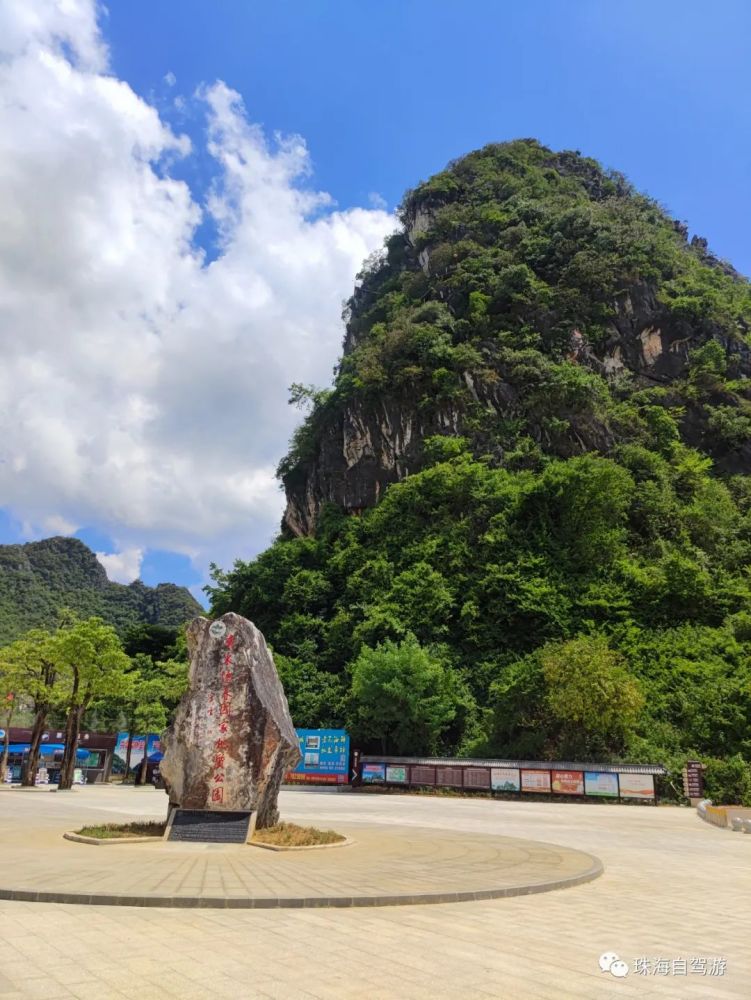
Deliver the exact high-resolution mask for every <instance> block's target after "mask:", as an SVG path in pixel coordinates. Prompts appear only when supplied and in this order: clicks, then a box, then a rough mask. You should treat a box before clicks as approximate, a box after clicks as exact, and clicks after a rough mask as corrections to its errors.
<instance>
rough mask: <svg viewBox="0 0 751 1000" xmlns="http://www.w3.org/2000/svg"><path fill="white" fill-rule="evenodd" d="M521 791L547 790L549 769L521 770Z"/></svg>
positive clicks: (548, 788)
mask: <svg viewBox="0 0 751 1000" xmlns="http://www.w3.org/2000/svg"><path fill="white" fill-rule="evenodd" d="M522 791H523V792H549V791H550V771H526V770H523V771H522Z"/></svg>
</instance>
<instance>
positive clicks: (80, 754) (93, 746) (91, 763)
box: [8, 727, 117, 785]
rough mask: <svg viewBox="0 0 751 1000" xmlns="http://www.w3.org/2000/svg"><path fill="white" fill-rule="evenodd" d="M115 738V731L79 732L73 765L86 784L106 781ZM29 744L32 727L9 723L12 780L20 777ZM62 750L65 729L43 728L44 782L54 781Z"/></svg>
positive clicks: (40, 749) (41, 758)
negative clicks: (15, 725) (10, 725)
mask: <svg viewBox="0 0 751 1000" xmlns="http://www.w3.org/2000/svg"><path fill="white" fill-rule="evenodd" d="M116 740H117V737H116V736H115V734H114V733H95V732H92V731H91V730H89V731H84V732H82V733H81V734H80V736H79V738H78V749H77V751H76V767H77V768H80V769H81V771H82V774H83V777H84V779H85V781H86V784H88V785H93V784H101V783H102V782H104V781H109V777H110V773H111V771H112V756H113V753H114V750H115V743H116ZM30 748H31V730H30V729H23V728H20V727H11V729H10V754H9V757H8V766H9V769H10V772H11V775H12V778H11V780H12V781H20V780H21V768H22V766H23V763H24V760H25V759H26V757H27V756H28V753H29V750H30ZM64 750H65V731H64V730H62V729H45V730H44V732H43V733H42V742H41V743H40V745H39V768H40V769H42V777H43V778H44V779H45V784H46V783H49V784H50V785H55V784H57V781H58V778H59V776H60V765H61V763H62V759H63V751H64ZM44 772H46V774H45V773H44Z"/></svg>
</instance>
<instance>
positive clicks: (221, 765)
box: [209, 633, 235, 804]
mask: <svg viewBox="0 0 751 1000" xmlns="http://www.w3.org/2000/svg"><path fill="white" fill-rule="evenodd" d="M234 645H235V636H234V634H233V633H230V634H229V635H228V636H227V638H226V639H225V640H224V646H225V648H226V649H227V652H226V653H224V655H223V656H222V665H223V670H222V675H221V678H222V685H223V687H222V700H221V702H220V703H219V720H220V721H219V736H218V737H217V739H216V740H215V741H214V761H213V774H212V776H211V786H212V787H211V801H212V802H214V803H216V804H221V802H222V801H223V799H224V788H223V786H224V782H225V751H226V750H229V741H228V740H226V739H225V738H224V736H225V734H226V733H227V732H228V731H229V724H228V722H227V719H228V717H229V716H230V714H231V704H232V694H231V692H230V689H229V685H230V684H231V683H232V677H233V673H232V667H233V662H232V649H233V648H234ZM209 701H210V709H209V714H210V715H213V714H214V694H213V692H212V693H211V695H210V696H209Z"/></svg>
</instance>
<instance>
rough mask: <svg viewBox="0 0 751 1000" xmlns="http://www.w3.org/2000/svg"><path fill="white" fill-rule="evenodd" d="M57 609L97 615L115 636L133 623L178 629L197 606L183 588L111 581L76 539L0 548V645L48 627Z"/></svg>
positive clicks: (196, 611)
mask: <svg viewBox="0 0 751 1000" xmlns="http://www.w3.org/2000/svg"><path fill="white" fill-rule="evenodd" d="M63 608H69V609H71V610H72V611H75V612H76V613H77V614H78V615H79V616H80V617H83V618H87V617H91V616H95V615H96V616H99V617H101V618H102V619H104V621H106V622H108V623H109V624H111V625H114V626H115V628H116V629H117V631H118V632H119V633H120V634H124V633H125V631H126V630H127V629H128V628H130V627H132V626H135V625H137V624H139V623H146V624H151V625H163V626H171V627H175V626H180V625H182V624H184V622H186V621H188V620H189V619H191V618H194V617H195V616H196V615H197V614H200V613H201V607H200V605H199V604H198V602H197V601H196V600H195V599H194V598H193V596H192V595H191V593H190V592H189V591H188V590H186V588H185V587H178V586H176V585H175V584H172V583H160V584H159V585H158V586H156V587H147V586H146V585H145V584H143V583H141V581H140V580H136V581H135V582H134V583H131V584H130V585H129V586H124V585H123V584H120V583H112V582H110V581H109V580H108V579H107V574H106V573H105V570H104V567H103V566H102V565H101V563H99V562H98V560H97V558H96V556H95V555H94V553H93V552H92V551H91V550H90V549H89V548H87V547H86V545H84V543H83V542H81V541H79V540H78V539H76V538H46V539H44V540H43V541H41V542H29V543H28V544H27V545H0V645H1V644H3V643H8V642H11V641H12V640H13V639H16V638H17V637H18V636H20V635H22V634H23V633H25V632H28V630H29V629H31V628H37V627H38V628H46V629H49V628H53V627H54V626H55V625H56V624H57V620H58V615H59V612H60V611H61V610H62V609H63Z"/></svg>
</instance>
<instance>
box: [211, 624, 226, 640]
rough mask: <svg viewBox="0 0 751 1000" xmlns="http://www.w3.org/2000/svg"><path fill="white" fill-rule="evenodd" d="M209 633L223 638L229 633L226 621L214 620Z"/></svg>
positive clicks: (217, 637) (213, 636)
mask: <svg viewBox="0 0 751 1000" xmlns="http://www.w3.org/2000/svg"><path fill="white" fill-rule="evenodd" d="M209 634H210V635H211V637H212V638H214V639H223V638H224V636H225V635H226V634H227V626H226V625H225V624H224V622H212V623H211V625H210V626H209Z"/></svg>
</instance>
